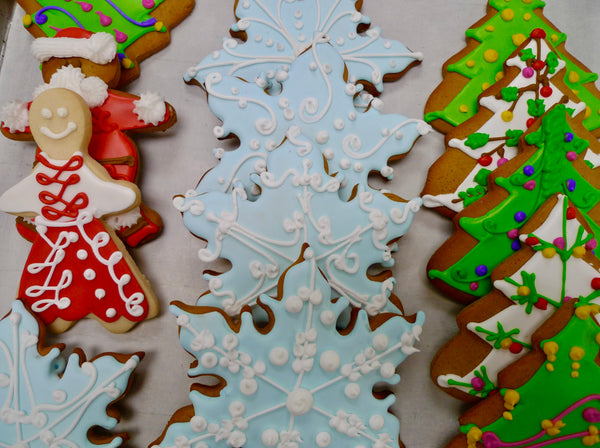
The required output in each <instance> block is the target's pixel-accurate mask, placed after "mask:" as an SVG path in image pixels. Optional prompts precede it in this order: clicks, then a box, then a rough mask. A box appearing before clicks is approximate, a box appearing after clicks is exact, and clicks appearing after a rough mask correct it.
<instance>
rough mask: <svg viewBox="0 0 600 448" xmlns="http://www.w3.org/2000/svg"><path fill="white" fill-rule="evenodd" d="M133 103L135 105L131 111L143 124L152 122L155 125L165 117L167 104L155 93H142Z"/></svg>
mask: <svg viewBox="0 0 600 448" xmlns="http://www.w3.org/2000/svg"><path fill="white" fill-rule="evenodd" d="M133 104H134V105H135V108H134V109H133V112H134V113H135V114H136V115H137V117H138V119H139V120H141V121H143V122H144V123H145V124H149V123H152V124H153V125H154V126H156V125H157V124H158V123H160V122H161V121H162V120H163V119H164V118H165V114H166V113H167V106H166V104H165V102H164V100H163V99H162V97H161V96H160V95H158V94H156V93H152V92H146V93H142V95H141V96H140V99H139V100H137V101H134V102H133Z"/></svg>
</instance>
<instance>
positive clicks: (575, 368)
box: [571, 362, 581, 370]
mask: <svg viewBox="0 0 600 448" xmlns="http://www.w3.org/2000/svg"><path fill="white" fill-rule="evenodd" d="M571 368H572V369H573V370H579V369H580V368H581V364H579V363H578V362H574V363H571Z"/></svg>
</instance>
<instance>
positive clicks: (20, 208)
mask: <svg viewBox="0 0 600 448" xmlns="http://www.w3.org/2000/svg"><path fill="white" fill-rule="evenodd" d="M29 116H30V127H31V132H32V135H33V137H34V139H35V142H36V143H37V144H38V146H39V148H40V150H41V152H40V153H39V154H38V155H37V158H36V159H37V161H38V163H37V165H36V166H35V167H34V169H33V171H32V173H31V174H30V175H29V176H28V177H26V178H25V179H23V180H22V181H21V182H19V183H18V184H17V185H15V186H13V187H12V188H11V189H9V190H8V191H6V192H5V193H4V194H2V196H0V209H1V210H3V211H5V212H8V213H12V214H15V215H19V216H22V217H26V218H33V219H34V223H35V226H36V230H37V236H36V238H35V240H34V242H33V246H32V248H31V251H30V253H29V257H28V259H27V261H26V265H25V268H24V270H23V275H22V277H21V282H20V286H19V292H18V294H17V296H18V297H19V298H20V299H22V300H23V301H24V302H26V303H27V304H28V305H30V306H31V308H32V310H33V311H34V312H36V313H37V314H38V316H39V317H40V318H41V319H42V320H43V321H44V323H45V324H47V325H48V327H49V329H50V330H52V331H54V332H61V331H65V330H66V329H68V328H69V327H70V326H71V325H73V323H74V322H75V321H77V320H79V319H81V318H84V317H86V316H88V315H89V316H90V317H93V318H95V319H97V320H99V321H100V322H101V323H102V324H103V325H104V326H105V327H106V328H107V329H108V330H110V331H113V332H124V331H127V330H128V329H130V328H131V327H132V326H133V325H135V324H136V323H137V322H140V321H141V320H144V319H146V318H150V317H153V316H155V315H156V313H157V311H158V303H157V301H156V298H155V297H154V293H153V292H152V290H151V288H150V285H149V283H148V281H147V280H146V278H145V277H144V276H143V275H142V274H141V272H140V271H139V269H138V268H137V266H136V265H135V263H134V262H133V260H132V258H131V257H130V256H129V254H128V253H127V251H126V250H125V247H124V246H123V244H122V243H121V242H120V240H119V239H118V238H117V237H116V235H115V234H114V232H113V231H112V230H111V229H110V228H109V227H107V226H106V224H105V223H104V221H103V220H104V219H106V218H107V217H108V216H110V215H113V214H116V213H123V212H127V211H129V210H131V209H133V208H135V207H136V206H138V205H139V190H138V189H137V187H136V186H135V185H134V184H132V183H130V182H126V181H117V180H114V179H112V178H111V177H110V176H109V174H108V173H107V171H106V170H105V169H104V168H103V167H102V166H101V165H100V164H99V163H98V162H96V161H95V160H94V159H92V158H91V157H90V156H89V154H88V152H87V150H88V145H89V141H90V138H91V135H92V120H91V113H90V109H89V106H88V105H87V103H86V102H85V101H84V100H83V98H81V97H80V96H79V95H77V94H76V93H74V92H72V91H71V90H67V89H59V88H55V89H48V90H46V91H44V92H42V93H41V94H40V95H39V96H38V97H37V98H36V99H35V100H34V101H33V103H32V104H31V108H30V115H29Z"/></svg>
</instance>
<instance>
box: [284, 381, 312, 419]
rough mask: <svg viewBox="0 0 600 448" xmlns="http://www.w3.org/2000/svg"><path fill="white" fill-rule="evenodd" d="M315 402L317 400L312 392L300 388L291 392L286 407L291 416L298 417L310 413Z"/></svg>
mask: <svg viewBox="0 0 600 448" xmlns="http://www.w3.org/2000/svg"><path fill="white" fill-rule="evenodd" d="M314 401H315V399H314V398H313V394H312V393H311V392H310V391H308V390H306V389H302V388H300V389H296V390H294V391H292V392H290V394H289V395H288V398H287V400H286V402H285V406H286V407H287V410H288V411H289V412H290V414H291V415H293V416H296V417H297V416H299V415H304V414H306V413H307V412H308V411H310V410H311V409H312V407H313V403H314Z"/></svg>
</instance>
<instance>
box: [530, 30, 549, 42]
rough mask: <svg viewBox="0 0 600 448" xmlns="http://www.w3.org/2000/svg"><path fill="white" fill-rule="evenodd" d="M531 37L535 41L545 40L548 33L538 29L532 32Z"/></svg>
mask: <svg viewBox="0 0 600 448" xmlns="http://www.w3.org/2000/svg"><path fill="white" fill-rule="evenodd" d="M531 37H533V38H534V39H544V38H545V37H546V32H545V31H544V30H543V29H541V28H536V29H534V30H533V31H532V32H531Z"/></svg>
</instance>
